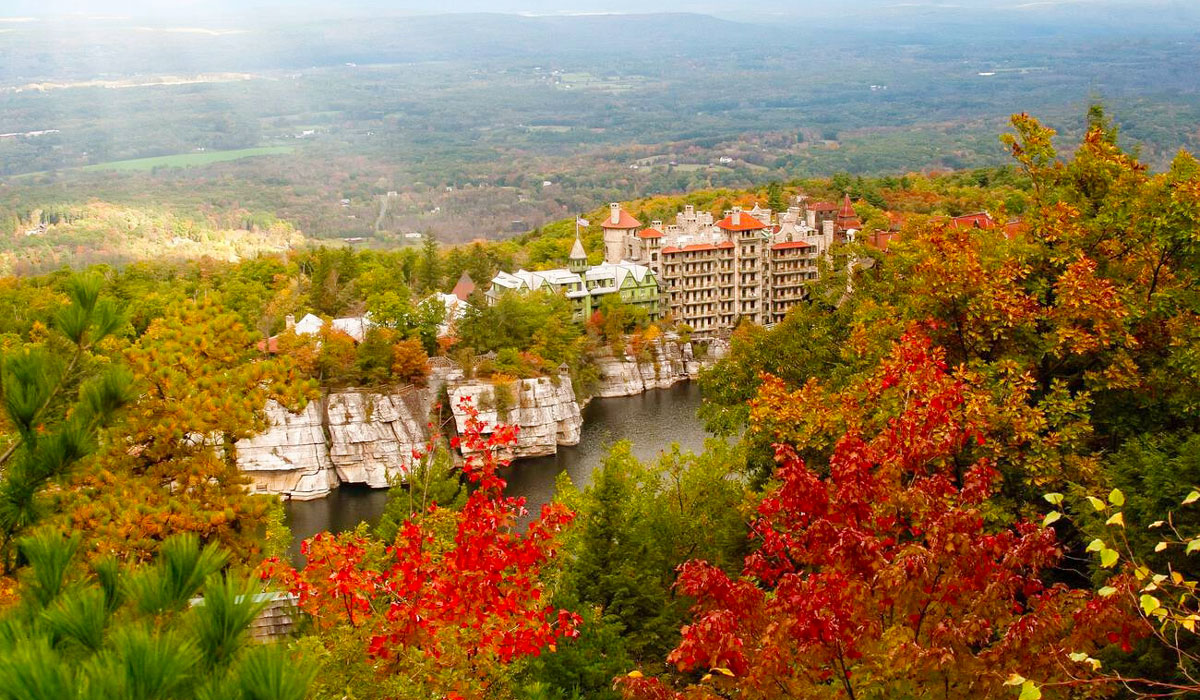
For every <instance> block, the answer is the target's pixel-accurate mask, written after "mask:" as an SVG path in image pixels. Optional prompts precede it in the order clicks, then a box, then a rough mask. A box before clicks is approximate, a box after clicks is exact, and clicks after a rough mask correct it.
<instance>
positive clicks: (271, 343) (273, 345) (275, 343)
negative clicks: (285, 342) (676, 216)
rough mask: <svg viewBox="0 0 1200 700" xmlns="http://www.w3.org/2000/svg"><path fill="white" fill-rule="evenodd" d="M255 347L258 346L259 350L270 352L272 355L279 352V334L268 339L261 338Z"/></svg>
mask: <svg viewBox="0 0 1200 700" xmlns="http://www.w3.org/2000/svg"><path fill="white" fill-rule="evenodd" d="M255 347H257V348H258V351H259V352H269V353H271V354H272V355H274V354H277V353H278V352H279V336H277V335H273V336H271V337H270V338H267V339H266V340H260V341H258V343H257V344H256V345H255Z"/></svg>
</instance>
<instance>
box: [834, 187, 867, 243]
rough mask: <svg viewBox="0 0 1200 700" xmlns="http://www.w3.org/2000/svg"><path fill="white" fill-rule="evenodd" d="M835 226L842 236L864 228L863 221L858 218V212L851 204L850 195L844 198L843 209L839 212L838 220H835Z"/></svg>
mask: <svg viewBox="0 0 1200 700" xmlns="http://www.w3.org/2000/svg"><path fill="white" fill-rule="evenodd" d="M834 225H835V226H836V227H837V232H838V233H840V234H844V233H846V232H847V231H851V230H854V231H857V230H858V229H860V228H862V221H860V220H859V218H858V212H856V211H854V204H853V203H851V201H850V195H849V194H846V195H845V196H844V197H843V198H842V208H841V209H840V210H839V211H838V214H837V218H836V219H834Z"/></svg>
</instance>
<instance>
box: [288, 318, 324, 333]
mask: <svg viewBox="0 0 1200 700" xmlns="http://www.w3.org/2000/svg"><path fill="white" fill-rule="evenodd" d="M324 327H325V321H323V320H321V317H320V316H317V315H316V314H304V318H302V319H300V320H299V321H298V322H297V323H296V327H295V329H294V330H295V332H296V335H316V334H317V333H320V332H321V329H322V328H324Z"/></svg>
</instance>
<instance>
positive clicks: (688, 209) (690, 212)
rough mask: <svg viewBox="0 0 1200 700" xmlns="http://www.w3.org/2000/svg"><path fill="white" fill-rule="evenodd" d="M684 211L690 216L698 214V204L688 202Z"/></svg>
mask: <svg viewBox="0 0 1200 700" xmlns="http://www.w3.org/2000/svg"><path fill="white" fill-rule="evenodd" d="M683 213H684V215H685V216H687V217H689V218H691V217H693V216H695V215H696V206H695V205H694V204H688V205H687V206H685V207H684V208H683Z"/></svg>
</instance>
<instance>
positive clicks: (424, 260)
mask: <svg viewBox="0 0 1200 700" xmlns="http://www.w3.org/2000/svg"><path fill="white" fill-rule="evenodd" d="M417 279H418V282H419V284H418V286H419V287H420V290H421V293H422V294H432V293H433V292H436V291H438V290H440V289H441V286H442V259H441V255H440V253H439V251H438V242H437V239H436V238H434V237H433V234H432V233H428V232H427V233H426V234H425V238H424V241H423V242H422V243H421V258H420V260H419V261H418V264H417Z"/></svg>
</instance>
